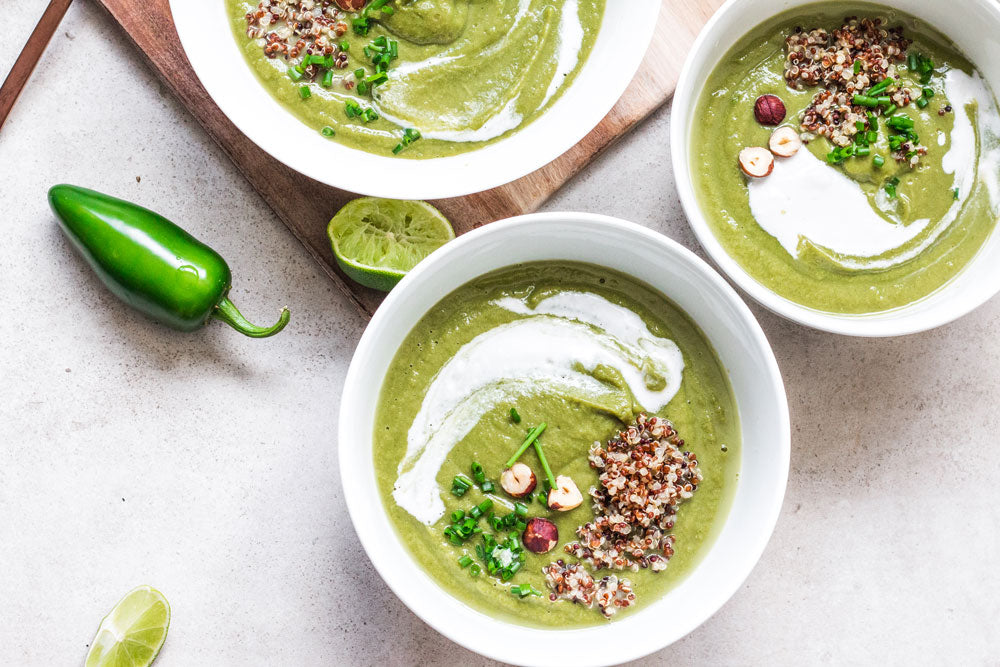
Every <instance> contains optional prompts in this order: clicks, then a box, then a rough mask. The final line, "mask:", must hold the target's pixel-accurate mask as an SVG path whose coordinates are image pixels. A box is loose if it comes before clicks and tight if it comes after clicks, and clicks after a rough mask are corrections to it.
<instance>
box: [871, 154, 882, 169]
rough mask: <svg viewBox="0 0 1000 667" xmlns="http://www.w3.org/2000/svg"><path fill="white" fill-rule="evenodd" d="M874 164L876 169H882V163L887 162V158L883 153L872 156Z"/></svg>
mask: <svg viewBox="0 0 1000 667" xmlns="http://www.w3.org/2000/svg"><path fill="white" fill-rule="evenodd" d="M872 164H873V165H875V168H876V169H881V168H882V165H884V164H885V158H884V157H882V156H881V155H876V156H875V157H873V158H872Z"/></svg>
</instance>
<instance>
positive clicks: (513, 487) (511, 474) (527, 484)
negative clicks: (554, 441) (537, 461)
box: [500, 463, 538, 498]
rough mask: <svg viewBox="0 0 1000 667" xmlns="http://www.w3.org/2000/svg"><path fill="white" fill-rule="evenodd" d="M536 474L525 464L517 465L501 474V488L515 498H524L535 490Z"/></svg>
mask: <svg viewBox="0 0 1000 667" xmlns="http://www.w3.org/2000/svg"><path fill="white" fill-rule="evenodd" d="M537 483H538V482H537V480H536V479H535V473H533V472H531V468H529V467H528V466H526V465H524V464H523V463H515V464H514V465H513V466H511V467H510V468H507V469H506V470H504V471H503V472H502V473H500V488H502V489H503V490H504V491H506V492H507V493H508V495H510V496H513V497H514V498H524V497H525V496H526V495H528V494H529V493H531V492H532V491H534V490H535V485H536V484H537Z"/></svg>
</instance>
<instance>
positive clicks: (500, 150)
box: [170, 0, 661, 199]
mask: <svg viewBox="0 0 1000 667" xmlns="http://www.w3.org/2000/svg"><path fill="white" fill-rule="evenodd" d="M660 4H661V0H608V6H607V10H606V12H605V16H604V21H603V24H602V26H601V30H600V32H599V33H598V37H597V42H596V44H595V45H594V50H593V52H592V53H591V54H590V57H589V58H588V60H587V62H586V63H585V64H584V65H583V67H582V68H581V70H580V72H579V74H578V75H577V77H576V79H575V80H574V81H573V83H572V85H571V86H570V87H569V88H568V89H567V90H565V91H564V92H563V95H562V96H561V97H560V98H559V99H558V100H556V102H555V103H554V104H553V105H552V107H551V108H549V109H548V111H546V112H545V113H544V114H542V115H541V116H540V117H539V118H537V119H536V120H535V121H534V122H533V123H531V124H529V125H527V126H526V127H523V128H521V129H520V130H519V131H517V132H514V133H513V134H511V135H510V136H508V137H506V138H504V139H502V140H500V141H498V142H496V143H493V144H490V145H489V146H485V147H483V148H481V149H478V150H475V151H472V152H469V153H464V154H461V155H455V156H450V157H445V158H435V159H430V160H410V159H405V158H394V157H393V156H381V155H373V154H371V153H366V152H364V151H359V150H355V149H351V148H347V147H345V146H342V145H340V144H338V143H337V142H335V141H330V140H329V139H327V138H326V137H323V136H322V135H320V133H319V132H317V131H316V130H314V129H312V128H309V127H307V126H306V125H305V124H303V123H302V122H301V121H299V120H298V119H297V118H296V117H295V116H293V115H292V114H291V112H289V111H288V110H287V109H286V108H284V107H283V106H282V105H281V104H280V103H279V102H277V101H276V100H275V99H274V98H273V97H272V96H271V95H270V94H269V93H268V92H267V91H266V90H265V89H264V87H263V86H262V85H261V84H260V82H259V81H258V80H257V78H256V77H255V75H254V74H253V72H252V71H251V70H250V68H249V67H248V66H247V64H246V62H245V60H244V57H243V55H242V54H241V53H240V50H239V49H238V48H237V45H236V41H235V40H234V39H233V35H232V30H231V29H230V23H229V18H228V17H227V15H226V7H225V3H223V2H222V1H221V0H214V1H213V2H208V3H206V2H200V1H198V0H170V10H171V12H172V13H173V17H174V24H175V25H176V27H177V33H178V35H179V37H180V41H181V45H182V46H183V47H184V52H185V54H186V55H187V57H188V60H189V61H190V62H191V66H192V67H193V68H194V71H195V73H196V74H197V75H198V78H199V80H200V81H201V83H202V85H203V86H204V87H205V89H206V90H207V91H208V94H209V95H210V96H211V97H212V99H213V101H214V102H215V103H216V104H217V105H218V106H219V108H220V109H221V110H222V112H223V113H224V114H225V115H226V116H227V117H228V118H229V119H230V120H231V121H232V122H233V124H235V125H236V127H238V128H239V129H240V131H242V132H243V133H244V134H246V135H247V136H248V137H249V138H250V139H251V140H252V141H253V142H254V143H255V144H257V145H258V146H260V147H261V148H262V149H263V150H265V151H266V152H267V153H269V154H270V155H272V156H273V157H274V158H276V159H277V160H279V161H281V162H283V163H284V164H286V165H288V166H289V167H291V168H292V169H295V170H296V171H298V172H300V173H302V174H305V175H307V176H309V177H311V178H314V179H316V180H317V181H320V182H322V183H326V184H327V185H331V186H334V187H337V188H340V189H343V190H349V191H351V192H356V193H359V194H365V195H371V196H377V197H392V198H396V199H437V198H443V197H456V196H460V195H465V194H469V193H472V192H480V191H482V190H487V189H489V188H492V187H495V186H498V185H502V184H504V183H507V182H510V181H513V180H516V179H518V178H520V177H521V176H524V175H526V174H528V173H530V172H532V171H535V170H536V169H538V168H540V167H542V166H544V165H545V164H547V163H549V162H551V161H552V160H554V159H555V158H557V157H559V156H560V155H562V154H563V153H565V152H566V151H567V150H569V149H570V148H571V147H572V146H573V145H574V144H576V143H577V142H578V141H579V140H580V139H582V138H583V137H584V136H586V135H587V133H589V132H590V131H591V130H592V129H594V127H596V126H597V124H598V123H599V122H600V120H601V119H602V118H603V117H604V116H605V114H607V113H608V111H610V110H611V107H612V106H614V104H615V102H617V101H618V98H619V97H621V95H622V93H623V92H624V91H625V88H626V86H628V84H629V82H630V81H631V79H632V77H633V75H634V74H635V72H636V70H637V69H638V67H639V64H640V63H641V62H642V58H643V56H644V55H645V52H646V48H647V47H648V46H649V42H650V40H651V39H652V36H653V31H654V29H655V27H656V19H657V16H658V15H659V11H660ZM622 9H624V10H625V11H621V10H622ZM275 128H280V131H275ZM343 165H350V168H349V169H345V168H344V167H343ZM371 174H380V175H381V177H380V178H372V177H371Z"/></svg>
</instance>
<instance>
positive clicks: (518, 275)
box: [374, 262, 740, 627]
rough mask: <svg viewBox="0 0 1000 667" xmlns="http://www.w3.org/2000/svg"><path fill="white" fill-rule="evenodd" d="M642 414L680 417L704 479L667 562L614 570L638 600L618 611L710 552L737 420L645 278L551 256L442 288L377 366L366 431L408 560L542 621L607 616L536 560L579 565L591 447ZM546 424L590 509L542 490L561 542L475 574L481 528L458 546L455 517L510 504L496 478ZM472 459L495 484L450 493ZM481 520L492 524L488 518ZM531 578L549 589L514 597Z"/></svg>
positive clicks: (549, 451) (711, 372) (555, 456)
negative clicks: (552, 503) (568, 597)
mask: <svg viewBox="0 0 1000 667" xmlns="http://www.w3.org/2000/svg"><path fill="white" fill-rule="evenodd" d="M511 408H514V409H515V410H516V412H517V413H518V416H519V417H520V422H519V423H515V421H514V419H513V418H512V415H511ZM640 411H646V412H648V413H649V414H651V415H652V414H657V415H661V416H663V417H666V418H668V419H669V420H670V421H671V422H672V423H673V425H674V427H675V428H676V429H677V431H678V433H679V435H680V437H681V438H683V439H684V443H682V445H683V447H682V448H683V449H684V450H686V451H690V452H693V453H694V454H695V455H696V456H697V461H698V465H699V467H700V470H701V473H702V475H703V480H702V481H701V483H700V484H698V486H697V490H696V491H695V492H694V493H693V497H692V498H691V499H690V500H687V501H685V502H684V503H683V504H681V505H680V506H679V510H678V514H677V516H676V524H675V526H674V527H673V529H672V531H671V532H672V533H673V535H674V536H675V541H674V544H673V548H674V555H673V557H672V558H671V559H670V560H669V562H668V565H667V567H666V569H665V570H663V571H660V572H653V571H652V568H645V569H639V571H637V572H633V571H631V570H630V569H625V570H619V571H614V572H612V573H613V574H615V575H617V576H618V577H623V578H627V579H629V580H630V581H631V582H632V585H633V587H634V591H635V594H636V602H635V605H634V606H633V607H632V608H630V609H628V610H626V611H623V612H621V613H620V614H618V615H616V616H615V617H614V618H619V617H620V616H621V615H623V614H627V613H630V612H631V611H633V610H634V609H635V608H636V607H638V608H642V607H643V606H644V605H646V604H649V603H651V602H653V601H654V600H655V599H656V598H657V597H658V596H661V595H662V594H663V593H664V592H665V591H667V590H669V589H670V588H671V587H672V586H674V585H676V584H677V582H678V581H680V580H681V579H682V578H683V577H684V576H685V575H686V574H687V573H688V572H690V571H691V569H692V568H693V567H694V566H695V565H696V564H697V562H698V561H699V559H700V558H701V557H702V556H703V555H704V554H705V553H706V551H707V550H708V548H709V547H710V545H711V543H712V540H713V537H714V536H715V535H716V534H717V532H718V531H719V529H720V527H721V525H722V523H723V522H724V520H725V517H726V514H727V512H728V509H729V506H730V502H731V499H732V496H733V493H734V490H735V487H736V484H737V476H738V471H739V467H740V426H739V415H738V411H737V406H736V403H735V400H734V397H733V394H732V390H731V388H730V386H729V382H728V378H727V375H726V372H725V370H724V369H723V367H722V365H721V364H720V362H719V359H718V358H717V356H716V354H715V352H714V350H713V349H712V346H711V344H710V343H709V342H708V341H707V340H706V338H705V336H704V335H703V334H702V332H701V331H700V330H699V328H698V327H697V326H696V325H695V324H694V323H693V322H692V321H691V320H690V319H688V317H687V316H686V315H685V314H684V313H683V312H682V311H681V310H680V309H678V308H677V307H676V306H675V305H674V304H673V303H671V302H670V301H668V300H667V299H666V298H664V297H663V296H662V295H661V294H659V293H658V292H656V291H654V290H653V289H651V288H649V287H647V286H646V285H644V284H641V283H638V282H636V281H634V280H632V279H630V278H628V277H626V276H624V275H622V274H619V273H616V272H613V271H609V270H606V269H602V268H598V267H596V266H592V265H587V264H578V263H569V262H545V263H531V264H524V265H518V266H513V267H508V268H505V269H501V270H499V271H496V272H494V273H490V274H487V275H485V276H482V277H480V278H478V279H476V280H473V281H472V282H470V283H468V284H466V285H463V286H462V287H460V288H458V289H457V290H455V291H454V292H453V293H452V294H450V295H449V296H447V297H446V298H444V299H443V300H442V301H441V302H440V303H438V304H437V305H436V306H434V307H433V308H432V309H431V310H430V311H429V312H428V313H427V314H426V315H425V316H424V317H423V318H422V319H421V320H420V322H419V323H418V324H417V325H416V326H415V327H414V328H413V330H412V331H411V332H410V333H409V335H408V336H407V338H406V339H405V341H404V343H403V344H402V346H401V347H400V349H399V351H398V352H397V354H396V356H395V358H394V360H393V362H392V364H391V366H390V368H389V370H388V372H387V374H386V377H385V381H384V384H383V387H382V391H381V398H380V401H379V405H378V407H377V411H376V428H375V433H374V458H375V469H376V475H377V478H378V485H379V490H380V493H381V495H382V498H383V501H384V503H385V507H386V510H387V512H388V514H389V516H390V518H391V520H392V523H393V525H394V526H395V529H396V531H397V533H398V535H399V537H400V538H401V539H402V541H403V542H404V543H405V544H406V546H407V547H408V548H409V550H410V553H411V554H412V555H413V558H414V559H415V560H416V561H417V562H418V563H419V564H420V566H421V567H423V569H425V570H426V571H427V572H428V574H430V576H432V577H433V578H434V580H435V581H436V582H437V583H438V584H439V585H440V586H441V587H442V588H444V589H445V590H447V591H448V592H449V593H451V594H452V595H454V596H456V597H457V598H459V599H460V600H462V601H464V602H466V603H467V604H469V605H470V606H472V607H474V608H476V609H478V610H480V611H482V612H484V613H487V614H490V615H493V616H497V617H502V618H505V619H508V620H514V621H516V622H519V623H522V624H528V625H535V626H558V627H570V626H580V625H589V624H595V623H602V622H606V621H605V619H604V617H603V616H602V615H601V613H600V612H599V611H598V610H597V609H596V608H593V609H592V608H587V607H586V606H584V605H581V604H575V603H573V602H568V601H564V600H558V601H552V600H550V599H549V594H550V592H551V591H550V590H549V589H548V588H547V586H546V580H545V577H544V576H543V574H542V568H543V567H545V566H547V565H549V564H550V563H552V562H554V561H556V560H558V559H564V560H565V561H567V562H576V561H577V559H576V558H575V557H573V556H571V555H569V554H568V553H566V551H565V550H564V546H565V545H566V544H567V543H569V542H573V541H576V540H577V536H576V530H577V528H578V527H579V526H581V525H583V524H585V523H586V522H588V521H591V520H592V519H593V518H594V509H593V507H592V504H591V502H590V498H589V497H588V489H590V488H591V487H594V486H595V485H597V484H598V477H597V472H596V471H595V470H594V469H593V468H592V467H591V466H590V464H589V463H588V452H589V450H590V448H591V446H592V445H593V444H594V443H595V441H600V442H602V443H603V442H604V441H606V440H607V439H608V438H610V437H612V436H613V435H614V434H615V433H617V432H618V431H619V430H621V429H622V428H624V427H625V426H626V425H627V424H629V423H631V422H633V421H634V420H635V417H636V415H637V414H638V413H639V412H640ZM542 422H545V423H546V424H547V428H546V429H545V431H544V432H543V433H542V435H541V437H540V442H541V443H542V444H543V451H544V454H545V456H546V458H547V459H548V463H549V464H550V466H551V468H552V470H553V472H554V474H555V475H567V476H570V477H571V478H572V479H573V480H574V481H575V483H576V484H577V486H578V487H579V489H580V491H581V492H582V493H583V496H584V500H583V503H582V504H581V505H580V506H579V507H577V508H576V509H573V510H571V511H568V512H558V511H551V510H549V509H548V508H547V507H546V505H545V503H544V502H543V501H542V500H541V496H542V494H536V495H537V496H538V497H536V498H535V499H534V500H532V501H529V502H527V503H526V504H527V507H528V511H527V517H528V518H530V517H536V516H537V517H544V518H547V519H549V520H551V521H553V522H554V523H555V524H556V526H557V527H558V531H559V540H558V545H557V546H556V547H555V548H554V549H553V550H552V551H550V552H548V553H545V554H534V553H526V559H525V561H524V567H523V568H521V569H520V570H519V571H518V572H517V573H516V575H515V576H514V577H513V578H511V579H510V580H509V581H502V580H501V579H500V578H498V577H496V576H491V575H490V573H489V572H487V571H486V569H485V567H484V568H483V570H482V572H481V573H480V574H479V575H478V576H473V575H472V574H471V573H470V570H472V569H473V568H472V567H467V568H464V569H463V568H462V567H460V565H459V564H458V561H459V559H460V558H462V557H463V556H468V557H469V558H470V559H471V560H472V561H473V562H475V563H477V564H478V565H480V566H482V565H483V563H481V562H480V558H479V555H478V554H477V551H476V545H477V544H478V543H479V542H480V537H481V536H480V535H478V534H477V535H474V536H472V537H471V538H470V539H469V540H467V541H466V542H465V543H463V544H460V545H456V544H453V543H452V542H451V541H450V540H449V539H447V538H446V537H445V531H446V529H447V527H448V526H449V525H451V523H452V516H451V515H452V513H453V512H455V511H456V510H458V511H462V512H468V511H469V510H470V509H471V507H473V506H474V505H477V504H479V503H481V502H482V501H483V500H485V499H490V500H492V502H493V507H492V510H491V511H493V512H494V513H495V514H496V515H505V514H507V513H509V512H510V511H511V509H512V508H513V502H514V501H513V499H512V498H511V497H510V496H508V495H507V494H505V493H504V492H503V491H502V490H501V489H500V486H499V484H498V483H497V482H498V478H499V476H500V473H501V471H502V470H503V469H504V467H505V462H506V461H507V460H508V458H509V457H510V456H511V455H512V454H513V453H514V451H515V450H516V449H517V448H518V446H519V445H520V444H521V443H522V441H523V440H524V439H525V434H526V432H527V431H528V430H529V429H531V428H532V427H533V426H535V425H538V424H540V423H542ZM520 461H522V462H524V463H526V464H528V465H529V466H530V467H531V468H532V469H533V470H534V471H535V473H536V475H537V477H538V485H539V486H538V488H539V489H541V487H542V483H543V482H542V480H543V479H544V478H545V475H544V473H543V472H542V467H540V463H539V459H538V458H537V454H536V452H535V451H533V450H531V449H529V450H528V451H527V452H525V454H524V455H523V456H522V457H521V459H520ZM473 462H477V463H479V464H481V465H482V466H483V469H484V471H485V473H486V477H487V479H488V480H489V481H491V482H492V483H493V484H494V485H495V487H496V488H495V490H494V491H493V492H492V493H483V492H482V491H481V489H480V485H478V484H473V485H472V488H471V489H470V490H469V491H468V492H467V493H465V494H464V495H463V496H461V497H456V496H455V495H454V494H453V493H452V492H451V488H452V484H453V480H454V478H455V477H456V476H459V475H461V476H465V477H467V478H470V479H471V477H472V475H471V473H470V467H471V465H472V463H473ZM479 525H480V526H481V528H482V529H483V531H484V532H485V533H494V532H495V531H493V529H491V528H490V526H489V522H488V520H487V518H483V519H481V520H480V524H479ZM501 532H502V531H501ZM499 539H503V538H502V536H501V537H499V538H498V540H499ZM608 573H609V572H608V570H603V571H599V572H594V573H593V574H594V576H595V577H598V578H599V577H600V576H603V575H606V574H608ZM528 584H530V585H531V586H532V587H533V588H534V589H535V590H537V591H539V592H541V593H543V595H542V596H535V595H528V596H526V597H523V598H522V597H519V596H517V595H512V594H511V588H512V587H514V586H522V585H525V586H526V585H528Z"/></svg>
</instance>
